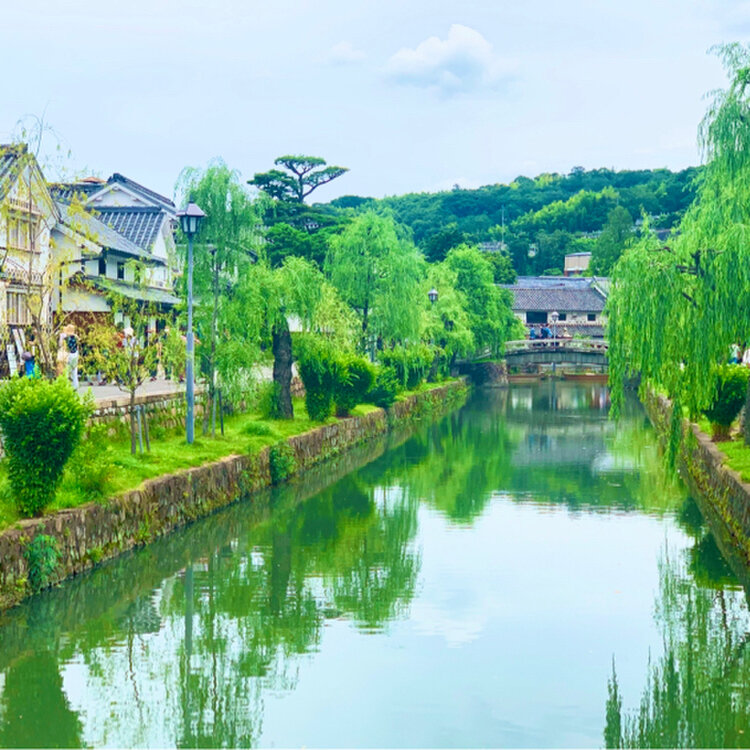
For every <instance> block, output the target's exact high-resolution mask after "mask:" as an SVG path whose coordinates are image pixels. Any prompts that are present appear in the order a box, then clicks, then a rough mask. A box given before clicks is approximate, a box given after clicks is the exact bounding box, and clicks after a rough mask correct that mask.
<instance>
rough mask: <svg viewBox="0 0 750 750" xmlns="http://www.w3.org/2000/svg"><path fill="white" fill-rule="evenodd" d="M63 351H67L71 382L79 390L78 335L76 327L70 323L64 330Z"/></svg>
mask: <svg viewBox="0 0 750 750" xmlns="http://www.w3.org/2000/svg"><path fill="white" fill-rule="evenodd" d="M62 337H63V340H62V344H63V351H65V352H67V355H68V359H67V370H68V377H69V378H70V382H71V384H72V385H73V388H75V390H78V336H76V327H75V326H74V325H73V324H72V323H70V324H69V325H66V326H65V328H63V330H62Z"/></svg>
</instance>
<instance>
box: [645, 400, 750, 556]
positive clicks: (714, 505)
mask: <svg viewBox="0 0 750 750" xmlns="http://www.w3.org/2000/svg"><path fill="white" fill-rule="evenodd" d="M643 403H644V406H645V407H646V412H647V413H648V415H649V419H650V420H651V422H652V424H653V425H654V427H655V428H656V430H657V432H658V433H659V434H660V435H661V436H662V438H664V439H666V436H668V434H669V430H670V422H671V414H672V404H671V403H670V402H669V400H668V399H666V398H665V397H664V396H659V395H656V394H654V393H647V394H646V395H645V397H644V399H643ZM677 459H678V468H679V470H680V473H681V475H682V477H683V479H684V480H685V482H686V483H687V485H688V487H689V489H690V491H691V493H692V494H693V495H694V496H695V497H696V499H698V500H699V501H700V503H701V506H702V507H705V508H707V510H708V511H709V513H710V514H711V516H713V518H711V519H709V521H710V522H711V525H712V528H714V530H716V531H717V535H718V536H720V537H725V538H728V540H729V543H730V544H731V546H732V548H733V549H732V556H733V557H737V558H739V559H741V560H742V561H743V563H744V565H745V567H747V566H748V565H750V484H748V483H747V482H744V481H743V480H742V477H741V476H740V474H739V473H738V472H736V471H734V470H733V469H731V468H730V467H729V466H727V465H726V463H725V459H726V456H725V455H724V454H723V453H722V452H721V451H720V450H719V449H718V448H717V447H716V445H715V444H714V443H713V442H712V441H711V438H710V437H709V436H708V435H706V434H705V433H704V432H703V431H702V430H701V429H700V428H699V427H698V425H696V424H693V423H692V422H690V421H688V420H687V419H683V421H682V441H681V444H680V448H679V454H678V456H677ZM718 541H719V542H720V546H722V540H721V539H719V540H718ZM725 543H726V539H725Z"/></svg>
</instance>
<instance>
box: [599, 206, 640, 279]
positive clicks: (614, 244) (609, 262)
mask: <svg viewBox="0 0 750 750" xmlns="http://www.w3.org/2000/svg"><path fill="white" fill-rule="evenodd" d="M632 237H633V217H632V216H631V215H630V213H628V210H627V209H626V208H624V207H623V206H616V207H615V208H613V209H612V210H611V211H610V212H609V214H608V215H607V223H606V224H605V225H604V229H603V230H602V233H601V234H600V235H599V237H598V238H597V240H596V244H595V245H594V249H593V252H592V254H591V266H590V269H589V270H590V271H591V273H592V274H594V275H596V276H609V274H610V273H611V272H612V268H613V267H614V265H615V263H617V261H618V260H619V259H620V256H621V255H622V253H623V250H625V248H626V247H627V245H628V242H629V241H630V239H631V238H632Z"/></svg>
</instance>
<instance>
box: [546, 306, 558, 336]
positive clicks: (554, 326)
mask: <svg viewBox="0 0 750 750" xmlns="http://www.w3.org/2000/svg"><path fill="white" fill-rule="evenodd" d="M549 316H550V318H552V338H553V339H556V338H557V321H558V320H559V319H560V313H559V312H557V310H553V311H552V312H551V313H550V314H549Z"/></svg>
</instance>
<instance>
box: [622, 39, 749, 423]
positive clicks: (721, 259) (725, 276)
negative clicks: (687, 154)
mask: <svg viewBox="0 0 750 750" xmlns="http://www.w3.org/2000/svg"><path fill="white" fill-rule="evenodd" d="M717 53H718V55H719V57H720V59H721V61H722V63H723V65H724V68H725V70H726V71H727V74H728V76H729V79H730V85H729V87H728V88H727V89H726V90H721V91H716V92H714V94H713V99H712V101H711V104H710V106H709V108H708V111H707V113H706V115H705V117H704V119H703V121H702V123H701V126H700V130H699V135H700V141H701V145H702V148H703V152H704V155H705V158H706V160H707V163H706V166H705V169H704V171H703V173H702V179H701V181H700V184H699V186H698V192H697V198H696V200H695V202H694V203H693V205H692V206H691V207H690V208H689V210H688V211H687V213H686V214H685V216H684V218H683V219H682V221H681V222H680V225H679V233H678V234H676V236H674V237H673V238H672V239H671V240H670V242H669V244H668V246H664V245H663V244H662V243H660V242H659V241H658V240H657V239H656V238H655V237H654V236H653V235H652V234H651V233H650V232H646V233H645V234H644V236H643V237H642V238H641V240H640V241H639V242H637V243H636V244H635V245H634V246H633V247H632V248H631V249H629V250H627V251H626V252H625V253H624V255H623V256H622V258H621V259H620V261H619V262H618V263H617V265H616V266H615V269H614V273H613V287H612V293H611V295H610V298H609V302H608V310H609V339H610V350H609V360H610V381H611V383H612V385H613V388H614V393H613V397H614V402H615V405H616V404H617V403H619V401H620V400H621V394H622V384H623V380H624V378H625V377H626V376H627V374H628V373H629V372H639V373H641V374H642V376H643V377H644V378H646V379H649V380H651V381H653V382H656V383H658V384H659V385H660V386H662V387H663V388H665V389H666V390H667V391H668V393H669V394H670V395H671V396H673V397H675V398H677V399H678V400H682V402H683V403H684V404H686V405H687V406H688V407H689V409H690V411H691V413H693V414H695V413H697V412H699V411H701V410H702V409H704V408H705V407H706V406H708V404H709V403H710V401H711V399H712V398H713V394H714V389H715V383H716V370H717V365H718V364H720V363H723V362H726V361H727V358H728V356H729V347H730V345H731V344H733V343H738V344H740V345H742V344H747V343H748V342H750V319H748V317H747V315H746V310H747V308H748V305H750V245H749V244H748V240H749V239H750V236H749V234H748V226H750V183H748V180H747V175H748V174H750V91H748V81H749V76H748V69H749V68H750V49H749V48H748V47H747V46H744V45H740V44H732V45H727V46H723V47H720V48H718V49H717Z"/></svg>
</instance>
